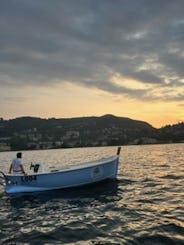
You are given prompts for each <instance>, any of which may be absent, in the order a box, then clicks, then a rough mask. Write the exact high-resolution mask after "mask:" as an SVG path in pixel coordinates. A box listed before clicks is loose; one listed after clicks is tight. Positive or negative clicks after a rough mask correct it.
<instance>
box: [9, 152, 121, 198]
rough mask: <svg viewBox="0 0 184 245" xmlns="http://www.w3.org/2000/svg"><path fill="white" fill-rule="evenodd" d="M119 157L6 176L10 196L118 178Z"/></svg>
mask: <svg viewBox="0 0 184 245" xmlns="http://www.w3.org/2000/svg"><path fill="white" fill-rule="evenodd" d="M118 162H119V156H113V157H110V158H106V159H101V160H100V161H98V162H92V163H87V164H83V165H79V166H74V167H68V168H66V169H63V170H56V171H54V172H47V173H32V174H28V175H27V176H25V175H6V178H7V179H6V187H5V191H6V193H8V194H11V193H20V192H23V193H24V192H35V191H46V190H55V189H63V188H70V187H77V186H83V185H88V184H92V183H96V182H100V181H103V180H106V179H114V178H116V177H117V171H118Z"/></svg>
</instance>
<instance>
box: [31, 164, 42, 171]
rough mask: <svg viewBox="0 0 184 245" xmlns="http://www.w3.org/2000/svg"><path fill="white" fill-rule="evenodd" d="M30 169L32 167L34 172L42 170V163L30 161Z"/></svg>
mask: <svg viewBox="0 0 184 245" xmlns="http://www.w3.org/2000/svg"><path fill="white" fill-rule="evenodd" d="M30 169H33V172H34V173H38V172H42V171H43V164H42V163H35V164H33V163H31V165H30Z"/></svg>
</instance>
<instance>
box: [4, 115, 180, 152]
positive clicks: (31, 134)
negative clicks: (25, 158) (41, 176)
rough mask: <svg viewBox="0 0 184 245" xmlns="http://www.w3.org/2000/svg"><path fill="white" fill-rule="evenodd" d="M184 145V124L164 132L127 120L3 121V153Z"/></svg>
mask: <svg viewBox="0 0 184 245" xmlns="http://www.w3.org/2000/svg"><path fill="white" fill-rule="evenodd" d="M172 142H173V143H175V142H184V123H179V124H176V125H173V126H171V125H167V126H165V127H162V128H160V129H156V128H154V127H153V126H152V125H151V124H149V123H147V122H145V121H141V120H134V119H131V118H127V117H118V116H114V115H112V114H105V115H102V116H100V117H97V116H89V117H75V118H48V119H44V118H39V117H30V116H24V117H17V118H14V119H9V120H4V119H3V118H1V119H0V150H3V149H4V150H29V149H48V148H49V149H50V148H64V147H86V146H108V145H130V144H156V143H172Z"/></svg>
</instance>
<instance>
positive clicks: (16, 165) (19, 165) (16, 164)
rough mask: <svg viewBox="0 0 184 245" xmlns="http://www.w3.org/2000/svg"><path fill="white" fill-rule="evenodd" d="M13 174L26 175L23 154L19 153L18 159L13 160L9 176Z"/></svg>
mask: <svg viewBox="0 0 184 245" xmlns="http://www.w3.org/2000/svg"><path fill="white" fill-rule="evenodd" d="M12 170H13V174H21V173H23V174H25V175H26V172H25V171H24V166H23V160H22V152H18V153H17V157H16V158H14V159H13V160H12V163H11V165H10V169H9V174H10V173H11V172H12Z"/></svg>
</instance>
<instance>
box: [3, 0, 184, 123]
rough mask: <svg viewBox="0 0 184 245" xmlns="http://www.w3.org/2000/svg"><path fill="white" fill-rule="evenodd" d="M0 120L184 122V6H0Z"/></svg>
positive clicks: (36, 1)
mask: <svg viewBox="0 0 184 245" xmlns="http://www.w3.org/2000/svg"><path fill="white" fill-rule="evenodd" d="M0 91H1V92H0V117H3V118H4V119H10V118H15V117H20V116H36V117H42V118H50V117H55V118H71V117H83V116H101V115H104V114H113V115H116V116H121V117H129V118H132V119H137V120H143V121H147V122H148V123H150V124H151V125H153V126H155V127H161V126H164V125H166V124H175V123H178V122H181V121H184V1H183V0H26V1H25V0H8V1H3V0H0Z"/></svg>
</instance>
